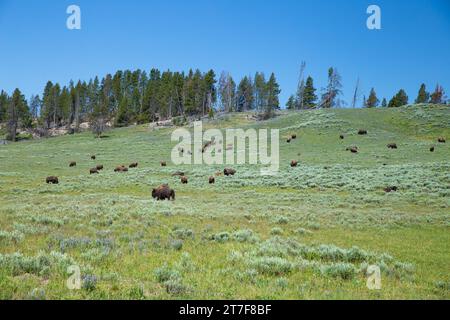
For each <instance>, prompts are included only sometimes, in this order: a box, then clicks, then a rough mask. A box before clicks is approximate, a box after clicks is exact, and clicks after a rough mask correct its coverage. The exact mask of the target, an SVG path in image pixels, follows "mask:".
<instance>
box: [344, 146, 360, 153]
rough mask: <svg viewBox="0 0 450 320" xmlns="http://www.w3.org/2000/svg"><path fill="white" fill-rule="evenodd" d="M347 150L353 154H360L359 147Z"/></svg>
mask: <svg viewBox="0 0 450 320" xmlns="http://www.w3.org/2000/svg"><path fill="white" fill-rule="evenodd" d="M345 150H346V151H350V152H351V153H358V147H348V148H347V149H345Z"/></svg>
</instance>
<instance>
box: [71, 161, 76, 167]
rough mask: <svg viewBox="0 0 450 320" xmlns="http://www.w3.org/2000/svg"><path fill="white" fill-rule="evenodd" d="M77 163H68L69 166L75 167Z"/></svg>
mask: <svg viewBox="0 0 450 320" xmlns="http://www.w3.org/2000/svg"><path fill="white" fill-rule="evenodd" d="M76 166H77V163H76V162H75V161H72V162H70V163H69V167H76Z"/></svg>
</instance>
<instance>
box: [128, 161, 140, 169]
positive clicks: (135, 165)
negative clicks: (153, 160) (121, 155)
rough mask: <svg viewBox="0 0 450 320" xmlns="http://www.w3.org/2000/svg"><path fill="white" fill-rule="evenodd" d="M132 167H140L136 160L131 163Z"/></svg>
mask: <svg viewBox="0 0 450 320" xmlns="http://www.w3.org/2000/svg"><path fill="white" fill-rule="evenodd" d="M129 167H130V168H137V167H138V163H137V162H134V163H132V164H130V165H129Z"/></svg>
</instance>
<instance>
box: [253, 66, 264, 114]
mask: <svg viewBox="0 0 450 320" xmlns="http://www.w3.org/2000/svg"><path fill="white" fill-rule="evenodd" d="M253 87H254V88H253V92H254V95H255V99H254V101H255V109H256V110H258V111H261V110H262V109H263V108H264V107H265V106H266V105H267V85H266V79H265V76H264V73H259V72H257V73H256V74H255V79H254V84H253Z"/></svg>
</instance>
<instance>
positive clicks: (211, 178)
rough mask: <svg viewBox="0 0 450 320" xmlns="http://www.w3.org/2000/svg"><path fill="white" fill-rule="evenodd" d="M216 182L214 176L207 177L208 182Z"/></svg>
mask: <svg viewBox="0 0 450 320" xmlns="http://www.w3.org/2000/svg"><path fill="white" fill-rule="evenodd" d="M214 183H216V178H214V177H213V176H211V177H209V184H214Z"/></svg>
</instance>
